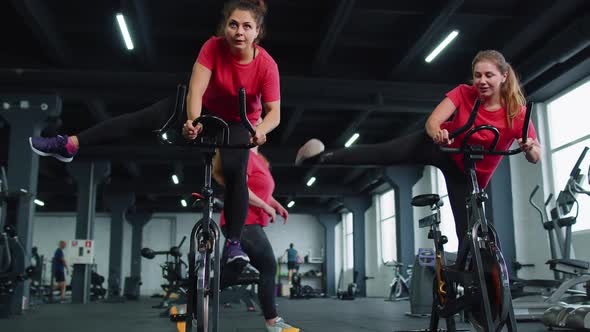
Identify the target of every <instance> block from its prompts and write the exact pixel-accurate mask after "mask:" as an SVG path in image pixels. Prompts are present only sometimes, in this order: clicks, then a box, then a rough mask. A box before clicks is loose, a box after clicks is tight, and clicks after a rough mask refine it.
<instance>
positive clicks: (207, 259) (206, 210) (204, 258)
mask: <svg viewBox="0 0 590 332" xmlns="http://www.w3.org/2000/svg"><path fill="white" fill-rule="evenodd" d="M238 100H239V113H240V119H241V122H242V124H243V125H244V126H245V127H246V129H247V130H248V131H249V132H250V134H251V135H252V136H254V135H256V132H255V131H254V128H253V127H252V125H251V124H250V122H249V121H248V118H247V116H246V90H245V89H244V88H240V89H239V90H238ZM181 109H182V106H181ZM199 123H201V124H202V125H203V126H204V127H205V126H207V125H210V126H213V127H219V128H220V129H221V130H220V132H218V133H217V135H216V136H215V137H202V138H201V139H200V140H198V142H194V143H193V144H192V145H193V146H195V147H198V148H199V149H201V150H202V152H203V155H204V164H205V174H204V185H203V188H202V189H201V194H200V197H199V199H200V200H201V201H202V202H203V203H204V204H203V217H202V218H201V219H200V220H199V221H197V223H196V224H195V225H194V226H193V228H192V230H191V237H190V251H189V287H188V301H187V311H186V328H185V332H191V329H192V321H193V318H196V319H197V329H198V330H199V331H198V332H207V330H209V329H210V330H211V331H213V332H217V331H218V323H219V292H220V289H219V288H220V285H219V281H220V273H221V272H220V270H221V263H220V256H221V252H220V246H219V238H220V234H221V231H220V229H219V226H218V225H217V223H215V221H214V220H213V204H214V196H213V188H212V185H211V177H212V170H213V156H214V155H215V153H216V149H218V148H219V149H223V148H230V149H249V148H252V147H254V145H253V144H229V135H230V132H229V127H228V124H227V123H226V122H225V121H223V120H222V119H220V118H218V117H216V116H212V115H203V116H201V117H199V118H198V119H196V120H194V121H193V125H194V126H196V125H197V124H199ZM197 253H198V254H199V256H200V257H199V259H197V257H196V254H197ZM212 254H213V255H212ZM211 256H213V257H214V259H213V270H212V271H211V269H210V264H211ZM199 265H203V266H199ZM198 267H200V268H201V269H203V271H204V272H203V273H204V275H203V276H202V280H201V282H203V283H204V284H203V285H201V287H202V289H204V291H205V292H206V293H207V296H208V299H209V301H211V300H212V301H213V302H212V303H210V302H207V303H205V304H204V305H206V306H207V307H210V306H211V305H212V306H213V312H212V317H211V318H212V320H210V321H206V320H205V319H204V318H203V317H194V314H195V308H196V307H197V302H196V301H197V296H196V290H197V289H196V287H197V282H198V277H199V276H197V274H196V271H197V268H198ZM210 272H212V273H213V280H212V282H213V284H212V285H211V284H210V282H211V275H210V274H209V273H210ZM199 300H201V301H202V300H204V299H199ZM201 305H203V304H201ZM209 322H210V323H211V325H210V327H211V328H209ZM201 330H202V331H201Z"/></svg>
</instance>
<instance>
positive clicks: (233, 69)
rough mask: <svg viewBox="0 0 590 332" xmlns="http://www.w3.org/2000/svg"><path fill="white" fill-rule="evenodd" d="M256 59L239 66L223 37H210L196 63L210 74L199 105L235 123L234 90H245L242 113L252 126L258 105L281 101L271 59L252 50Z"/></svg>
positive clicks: (236, 119) (237, 116)
mask: <svg viewBox="0 0 590 332" xmlns="http://www.w3.org/2000/svg"><path fill="white" fill-rule="evenodd" d="M256 54H257V55H256V58H254V60H253V61H252V62H250V63H248V64H239V63H238V62H237V61H236V60H235V59H234V58H233V57H232V55H231V53H230V49H229V46H228V45H227V42H226V41H225V39H224V38H223V37H211V38H209V40H207V41H206V42H205V43H204V44H203V46H202V47H201V51H200V52H199V56H198V58H197V62H198V63H200V64H201V65H203V66H205V67H206V68H207V69H209V70H211V80H210V81H209V85H208V86H207V90H205V94H204V95H203V105H204V106H205V108H206V109H207V110H208V111H210V112H211V113H213V114H215V115H217V116H219V117H220V118H222V119H224V120H225V121H229V122H238V121H240V115H239V113H238V89H239V88H240V87H243V88H245V89H246V113H247V114H248V119H249V120H250V122H252V123H255V122H256V121H257V120H258V119H259V118H260V115H261V113H262V102H261V99H262V100H263V101H264V102H265V103H269V102H273V101H278V100H280V99H281V94H280V82H279V69H278V66H277V64H276V62H275V61H274V60H273V58H272V57H271V56H270V55H269V54H268V53H267V52H266V51H265V50H264V49H263V48H262V47H260V46H256Z"/></svg>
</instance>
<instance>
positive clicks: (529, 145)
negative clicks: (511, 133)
mask: <svg viewBox="0 0 590 332" xmlns="http://www.w3.org/2000/svg"><path fill="white" fill-rule="evenodd" d="M518 145H519V146H520V149H521V150H522V152H524V153H527V152H529V151H531V150H532V149H534V148H535V147H536V146H539V143H538V142H537V140H536V139H534V138H530V137H529V138H527V140H526V143H523V142H522V138H519V139H518Z"/></svg>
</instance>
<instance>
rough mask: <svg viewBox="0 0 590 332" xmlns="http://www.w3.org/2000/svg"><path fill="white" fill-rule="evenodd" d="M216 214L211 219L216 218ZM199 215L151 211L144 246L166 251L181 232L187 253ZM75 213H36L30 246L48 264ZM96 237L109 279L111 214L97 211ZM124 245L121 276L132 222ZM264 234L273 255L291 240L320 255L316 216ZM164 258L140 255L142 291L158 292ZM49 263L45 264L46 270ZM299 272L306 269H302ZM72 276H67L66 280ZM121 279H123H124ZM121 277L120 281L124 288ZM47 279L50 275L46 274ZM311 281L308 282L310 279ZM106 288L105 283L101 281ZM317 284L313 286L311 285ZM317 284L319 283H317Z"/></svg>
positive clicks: (295, 218)
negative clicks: (153, 212) (189, 239)
mask: <svg viewBox="0 0 590 332" xmlns="http://www.w3.org/2000/svg"><path fill="white" fill-rule="evenodd" d="M218 217H219V216H218V215H214V219H215V220H218ZM199 218H200V214H189V213H185V214H165V213H162V214H154V216H153V217H152V220H151V221H150V222H149V223H148V224H147V225H146V226H145V227H144V229H143V243H142V248H143V247H149V248H152V249H153V250H156V251H161V250H168V249H170V247H172V246H174V245H177V244H178V243H180V240H181V239H182V237H183V236H184V235H187V240H186V241H185V242H184V244H183V246H182V247H181V252H182V253H183V254H185V257H184V259H185V260H186V253H187V252H188V247H189V242H188V237H189V235H190V231H191V229H192V227H193V225H194V222H195V221H197V220H198V219H199ZM75 223H76V216H75V214H74V213H57V214H56V213H38V214H36V215H35V217H34V219H33V246H37V247H38V250H39V253H40V254H41V255H44V256H45V257H46V261H47V262H48V263H47V264H50V263H51V257H53V253H54V251H55V249H56V248H57V245H58V242H59V240H66V241H68V240H71V239H74V235H75ZM94 227H95V228H94V237H95V246H96V248H95V261H96V264H97V271H98V273H99V274H101V275H103V276H104V277H105V280H107V279H108V264H109V249H110V247H109V245H110V216H109V215H108V214H97V216H96V218H95V225H94ZM123 230H124V235H123V239H124V246H123V278H125V277H126V276H129V273H130V264H131V259H130V257H131V225H130V224H129V223H125V225H124V229H123ZM266 233H267V236H268V238H269V240H270V243H271V245H272V247H273V250H274V251H275V256H277V257H279V256H281V255H282V254H283V252H284V251H285V249H286V248H287V247H288V246H289V243H291V242H293V243H294V245H295V248H296V249H297V250H299V252H300V253H301V256H302V257H303V256H305V255H306V254H307V252H308V251H309V250H311V253H312V256H314V257H315V256H320V254H321V253H322V252H323V249H324V229H323V227H322V226H321V224H320V223H319V222H317V219H316V218H315V217H313V216H309V215H300V214H297V215H290V216H289V221H288V223H287V224H285V225H283V223H282V221H279V222H277V223H275V224H271V225H270V226H269V227H267V228H266ZM164 260H165V257H164V256H156V257H155V258H154V259H152V260H147V259H145V258H142V263H141V273H142V274H141V278H142V282H143V285H142V286H141V293H142V294H143V295H152V294H154V293H160V292H161V288H160V284H162V283H164V279H162V271H161V268H160V264H162V263H163V262H164ZM49 268H50V265H48V270H47V271H49ZM301 271H305V269H304V268H302V270H301ZM70 278H71V276H68V282H69V280H70ZM123 280H124V279H123ZM123 280H121V282H122V284H121V287H123ZM310 280H311V279H310ZM47 282H49V275H48V276H47ZM310 282H311V281H310ZM103 286H104V287H107V285H106V282H105V284H103ZM312 286H313V287H316V286H315V285H312ZM317 287H319V283H317Z"/></svg>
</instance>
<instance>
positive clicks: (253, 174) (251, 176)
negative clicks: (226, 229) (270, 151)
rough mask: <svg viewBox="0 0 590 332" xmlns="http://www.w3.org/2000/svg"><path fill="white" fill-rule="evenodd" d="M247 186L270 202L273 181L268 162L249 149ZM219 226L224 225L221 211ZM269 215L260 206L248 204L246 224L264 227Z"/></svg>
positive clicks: (273, 185) (273, 187) (273, 186)
mask: <svg viewBox="0 0 590 332" xmlns="http://www.w3.org/2000/svg"><path fill="white" fill-rule="evenodd" d="M247 174H248V188H250V190H252V192H253V193H254V194H256V196H258V197H259V198H260V199H262V200H263V201H264V202H266V203H267V204H268V203H270V199H271V198H272V192H273V191H274V189H275V181H274V179H273V178H272V175H271V174H270V170H269V168H268V163H267V162H266V160H264V158H262V157H261V156H260V155H258V154H257V153H254V152H252V151H250V159H249V160H248V170H247ZM220 219H221V226H223V225H225V216H224V214H223V211H222V212H221V217H220ZM268 219H269V216H268V215H267V214H266V213H265V212H264V210H263V209H262V208H259V207H255V206H253V205H248V216H246V223H245V224H246V225H261V226H262V227H265V226H267V225H268Z"/></svg>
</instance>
